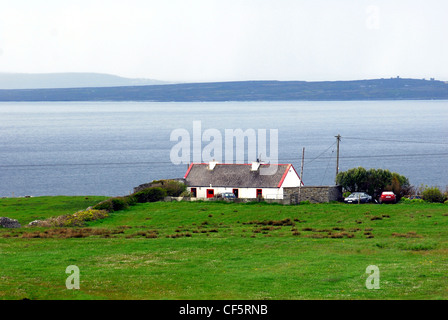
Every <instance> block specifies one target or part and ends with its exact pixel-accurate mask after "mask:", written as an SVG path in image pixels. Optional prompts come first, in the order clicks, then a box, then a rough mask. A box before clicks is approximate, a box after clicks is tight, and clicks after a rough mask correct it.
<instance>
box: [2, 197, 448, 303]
mask: <svg viewBox="0 0 448 320" xmlns="http://www.w3.org/2000/svg"><path fill="white" fill-rule="evenodd" d="M0 203H1V202H0ZM2 208H4V207H2V206H0V216H8V215H7V214H4V212H2V211H1V210H2ZM81 208H85V206H83V207H81ZM41 210H42V212H41V213H39V212H40V211H41ZM35 211H36V212H38V213H39V214H40V215H45V214H47V215H50V213H48V212H47V210H46V209H39V206H35ZM75 211H76V210H75ZM64 213H65V212H64ZM10 217H11V218H16V217H14V216H10ZM22 219H24V220H26V217H22ZM33 219H34V218H33ZM33 219H30V221H31V220H33ZM19 221H20V219H19ZM21 222H22V221H21ZM447 225H448V206H446V205H441V204H412V205H344V204H319V205H301V206H281V205H266V204H226V203H207V202H196V203H195V202H191V203H187V202H182V203H176V202H172V203H164V202H159V203H146V204H138V205H136V206H134V207H132V208H130V209H128V210H123V211H118V212H114V213H112V214H111V215H110V217H109V218H106V219H103V220H98V221H92V222H89V224H88V225H87V226H85V227H83V228H49V229H45V228H23V229H20V230H6V229H0V256H1V259H0V298H1V299H22V298H28V299H447V298H448V289H447V288H448V278H447V276H446V270H447V267H448V243H447V239H448V238H447V236H448V231H447V230H448V229H447ZM69 265H77V266H78V267H79V268H80V272H81V289H80V290H67V289H66V287H65V280H66V278H67V276H68V275H67V274H65V269H66V267H67V266H69ZM369 265H376V266H378V267H379V269H380V272H381V273H380V289H379V290H368V289H366V286H365V281H366V279H367V277H368V274H366V273H365V271H366V268H367V266H369Z"/></svg>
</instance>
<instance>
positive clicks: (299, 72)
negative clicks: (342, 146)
mask: <svg viewBox="0 0 448 320" xmlns="http://www.w3.org/2000/svg"><path fill="white" fill-rule="evenodd" d="M447 12H448V1H443V0H424V1H423V0H420V1H415V0H393V1H391V0H219V1H218V0H157V1H154V0H119V1H118V0H76V1H72V0H70V1H68V0H0V72H17V73H52V72H98V73H108V74H114V75H119V76H123V77H129V78H148V79H157V80H163V81H179V82H209V81H241V80H304V81H322V80H330V81H334V80H355V79H373V78H389V77H396V76H400V77H402V78H417V79H421V78H426V79H429V78H432V77H434V78H436V79H438V80H447V81H448V41H447V40H446V39H447V35H446V32H447V30H448V19H447V18H446V14H447Z"/></svg>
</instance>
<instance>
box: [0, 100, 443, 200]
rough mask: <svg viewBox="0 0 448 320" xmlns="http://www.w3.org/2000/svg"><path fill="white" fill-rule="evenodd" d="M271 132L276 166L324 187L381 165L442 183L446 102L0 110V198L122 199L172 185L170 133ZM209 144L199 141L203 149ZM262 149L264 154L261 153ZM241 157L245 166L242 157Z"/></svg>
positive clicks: (178, 169)
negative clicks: (157, 184) (339, 175)
mask: <svg viewBox="0 0 448 320" xmlns="http://www.w3.org/2000/svg"><path fill="white" fill-rule="evenodd" d="M193 121H201V125H202V130H203V131H204V130H206V129H210V128H215V129H218V130H220V132H221V133H222V135H223V136H224V130H225V129H238V128H241V129H243V130H246V129H254V130H258V129H268V130H269V129H278V133H279V162H280V163H293V164H294V166H295V168H296V170H297V171H298V172H300V163H301V156H302V148H303V147H305V166H304V174H303V181H304V183H305V184H306V185H332V184H334V177H335V171H336V144H335V142H336V138H335V137H334V136H336V135H337V134H340V135H341V136H342V141H341V144H340V165H339V166H340V170H341V171H344V170H347V169H350V168H353V167H357V166H363V167H365V168H383V169H389V170H391V171H396V172H398V173H400V174H402V175H405V176H407V177H408V178H409V179H410V182H411V183H412V184H414V185H417V186H418V185H420V184H422V183H423V184H427V185H438V186H440V187H442V188H445V186H446V185H448V101H350V102H216V103H210V102H191V103H179V102H176V103H156V102H122V103H116V102H69V103H66V102H57V103H49V102H38V103H0V196H12V195H14V196H24V195H33V196H40V195H108V196H116V195H125V194H128V193H129V192H131V191H132V189H133V187H135V186H137V185H139V184H142V183H146V182H149V181H152V180H154V179H162V178H178V177H183V175H184V174H185V171H186V168H187V166H186V165H177V166H176V165H174V164H172V163H171V161H170V150H171V148H172V147H173V146H174V145H175V144H176V142H171V141H170V134H171V132H172V130H174V129H178V128H184V129H186V130H188V131H189V132H190V134H191V135H192V134H193V131H192V129H193ZM206 144H207V143H203V146H205V145H206ZM268 150H269V149H268ZM246 160H247V159H246Z"/></svg>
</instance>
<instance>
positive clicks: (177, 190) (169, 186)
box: [161, 180, 187, 197]
mask: <svg viewBox="0 0 448 320" xmlns="http://www.w3.org/2000/svg"><path fill="white" fill-rule="evenodd" d="M161 188H162V189H165V190H166V194H167V195H168V196H170V197H179V196H180V195H181V194H182V192H184V191H185V190H187V186H186V185H185V184H184V183H182V182H178V181H174V180H168V181H164V183H163V184H162V186H161Z"/></svg>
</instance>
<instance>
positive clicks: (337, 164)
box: [335, 134, 341, 176]
mask: <svg viewBox="0 0 448 320" xmlns="http://www.w3.org/2000/svg"><path fill="white" fill-rule="evenodd" d="M335 138H336V141H337V149H336V150H337V153H336V176H337V175H338V173H339V142H340V141H341V135H340V134H338V135H337V136H335Z"/></svg>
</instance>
